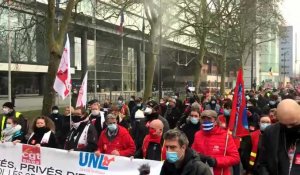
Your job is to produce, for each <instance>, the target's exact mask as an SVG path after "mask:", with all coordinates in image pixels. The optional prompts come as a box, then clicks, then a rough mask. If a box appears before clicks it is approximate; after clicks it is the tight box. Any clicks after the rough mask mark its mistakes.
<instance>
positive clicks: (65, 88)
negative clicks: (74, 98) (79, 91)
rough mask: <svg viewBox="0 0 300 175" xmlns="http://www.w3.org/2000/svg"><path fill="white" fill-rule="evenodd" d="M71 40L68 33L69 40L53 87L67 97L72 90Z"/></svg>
mask: <svg viewBox="0 0 300 175" xmlns="http://www.w3.org/2000/svg"><path fill="white" fill-rule="evenodd" d="M70 64H71V63H70V42H69V36H68V34H67V41H66V44H65V48H64V51H63V54H62V56H61V59H60V63H59V67H58V70H57V73H56V77H55V81H54V85H53V89H54V90H55V91H56V92H57V93H58V94H59V95H60V96H61V97H62V99H65V98H66V97H67V96H68V95H69V94H70V92H71V66H70Z"/></svg>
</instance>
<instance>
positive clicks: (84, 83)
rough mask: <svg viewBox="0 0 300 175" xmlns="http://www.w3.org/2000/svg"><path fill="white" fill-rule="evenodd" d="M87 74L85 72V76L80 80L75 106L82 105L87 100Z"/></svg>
mask: <svg viewBox="0 0 300 175" xmlns="http://www.w3.org/2000/svg"><path fill="white" fill-rule="evenodd" d="M87 76H88V72H86V73H85V76H84V78H83V80H82V84H81V87H80V90H79V93H78V97H77V103H76V107H84V106H85V105H86V101H87Z"/></svg>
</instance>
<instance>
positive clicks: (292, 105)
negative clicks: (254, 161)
mask: <svg viewBox="0 0 300 175" xmlns="http://www.w3.org/2000/svg"><path fill="white" fill-rule="evenodd" d="M299 113H300V106H299V105H298V103H297V102H296V101H294V100H292V99H285V100H283V101H281V102H280V103H279V104H278V107H277V119H278V121H279V122H278V123H275V124H273V125H271V126H269V127H267V128H266V129H265V130H264V133H263V135H262V139H261V140H262V143H261V145H262V146H261V149H260V150H259V162H258V165H259V174H261V175H265V174H272V175H283V174H289V175H298V174H299V172H300V166H299V162H300V141H299V140H300V115H299Z"/></svg>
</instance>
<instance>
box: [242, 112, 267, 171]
mask: <svg viewBox="0 0 300 175" xmlns="http://www.w3.org/2000/svg"><path fill="white" fill-rule="evenodd" d="M270 125H271V119H270V117H269V116H268V115H266V114H264V115H262V116H261V117H260V121H259V128H260V129H259V130H256V131H254V132H251V133H250V139H245V140H244V144H243V145H244V147H243V154H241V156H242V157H241V159H242V160H243V161H244V163H243V168H244V169H245V171H246V174H247V175H248V174H249V175H250V174H251V175H258V174H259V172H258V163H257V162H258V156H259V154H260V152H259V149H260V148H261V137H262V134H263V133H264V130H265V129H266V128H267V127H268V126H270Z"/></svg>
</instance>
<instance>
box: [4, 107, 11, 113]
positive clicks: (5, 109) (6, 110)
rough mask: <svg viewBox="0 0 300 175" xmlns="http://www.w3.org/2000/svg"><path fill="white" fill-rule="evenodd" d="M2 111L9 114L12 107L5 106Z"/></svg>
mask: <svg viewBox="0 0 300 175" xmlns="http://www.w3.org/2000/svg"><path fill="white" fill-rule="evenodd" d="M2 112H3V114H8V113H9V112H10V109H9V108H6V107H4V108H3V109H2Z"/></svg>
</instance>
